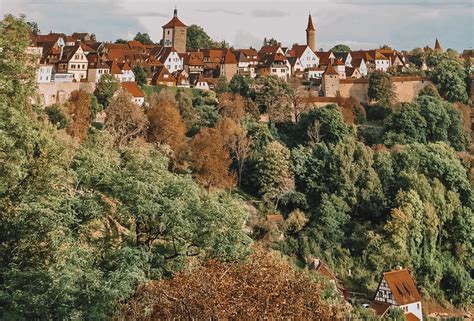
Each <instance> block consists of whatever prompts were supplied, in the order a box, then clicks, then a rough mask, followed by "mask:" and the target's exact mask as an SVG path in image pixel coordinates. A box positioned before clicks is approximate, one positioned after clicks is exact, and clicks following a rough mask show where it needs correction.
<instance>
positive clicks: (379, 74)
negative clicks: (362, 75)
mask: <svg viewBox="0 0 474 321" xmlns="http://www.w3.org/2000/svg"><path fill="white" fill-rule="evenodd" d="M368 95H369V98H370V99H371V100H373V101H376V102H377V103H379V104H382V105H386V106H391V105H392V104H393V103H394V102H395V100H396V93H395V88H394V85H393V83H392V79H391V77H390V75H389V74H387V73H385V72H383V71H375V72H373V73H372V74H371V75H370V77H369V91H368Z"/></svg>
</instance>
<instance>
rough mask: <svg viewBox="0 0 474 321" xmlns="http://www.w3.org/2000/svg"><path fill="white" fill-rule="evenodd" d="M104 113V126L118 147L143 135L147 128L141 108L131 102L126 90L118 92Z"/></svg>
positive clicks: (146, 120) (146, 121)
mask: <svg viewBox="0 0 474 321" xmlns="http://www.w3.org/2000/svg"><path fill="white" fill-rule="evenodd" d="M105 113H106V114H107V116H106V118H105V124H104V125H105V128H106V129H107V130H108V131H109V132H110V133H111V134H112V135H113V137H114V139H115V144H116V145H117V146H118V147H121V146H123V145H125V144H126V143H127V142H129V141H131V140H133V139H135V138H137V137H139V136H142V135H144V134H145V132H146V129H147V128H148V119H147V117H146V115H145V113H144V112H143V109H142V108H141V107H140V106H138V105H137V104H135V103H133V102H132V96H131V95H130V94H129V93H127V92H124V91H121V92H119V93H118V94H117V96H116V97H115V98H114V99H113V100H112V101H111V102H110V105H109V107H107V109H106V110H105Z"/></svg>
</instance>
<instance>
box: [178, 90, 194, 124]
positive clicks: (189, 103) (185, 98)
mask: <svg viewBox="0 0 474 321" xmlns="http://www.w3.org/2000/svg"><path fill="white" fill-rule="evenodd" d="M176 103H177V105H178V108H179V113H180V114H181V117H182V118H183V120H184V122H185V123H186V128H187V129H188V130H189V129H191V128H192V127H193V126H195V125H196V123H197V122H198V120H199V116H198V113H197V111H196V109H195V108H194V107H193V100H192V98H191V97H190V96H189V94H188V92H187V91H184V90H182V89H178V92H177V93H176Z"/></svg>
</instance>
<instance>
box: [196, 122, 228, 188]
mask: <svg viewBox="0 0 474 321" xmlns="http://www.w3.org/2000/svg"><path fill="white" fill-rule="evenodd" d="M224 144H225V142H224V139H223V137H222V136H221V133H220V132H219V131H218V130H216V129H214V128H204V129H203V130H201V132H200V133H199V134H197V135H196V136H195V137H194V139H193V140H192V141H191V144H190V151H191V154H192V156H191V157H192V161H193V166H194V175H195V177H196V180H197V181H198V182H199V183H201V184H202V185H203V186H205V187H206V188H207V189H208V190H209V189H210V188H211V187H215V188H229V187H232V186H233V185H234V181H235V180H234V176H233V175H232V174H231V173H230V172H229V166H230V165H231V163H232V160H231V158H230V155H229V151H228V150H227V148H226V147H225V145H224Z"/></svg>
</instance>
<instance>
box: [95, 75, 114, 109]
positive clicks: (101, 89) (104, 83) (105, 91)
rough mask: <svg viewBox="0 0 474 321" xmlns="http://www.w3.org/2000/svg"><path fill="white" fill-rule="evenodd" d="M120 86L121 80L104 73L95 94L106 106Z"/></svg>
mask: <svg viewBox="0 0 474 321" xmlns="http://www.w3.org/2000/svg"><path fill="white" fill-rule="evenodd" d="M119 88H120V82H119V81H118V80H117V78H115V76H114V75H111V74H105V75H102V76H101V77H100V79H99V82H98V83H97V86H96V89H95V91H94V95H95V96H96V97H97V100H98V101H99V103H100V104H101V105H102V106H103V107H104V108H106V107H107V106H108V105H109V103H110V101H111V100H112V97H113V96H114V94H115V92H116V91H117V90H118V89H119Z"/></svg>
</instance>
